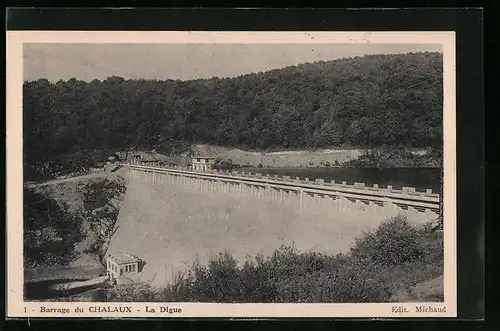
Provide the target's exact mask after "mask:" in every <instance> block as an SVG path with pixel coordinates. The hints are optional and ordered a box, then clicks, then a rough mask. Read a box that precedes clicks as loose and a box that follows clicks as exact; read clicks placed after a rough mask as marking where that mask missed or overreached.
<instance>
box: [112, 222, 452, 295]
mask: <svg viewBox="0 0 500 331" xmlns="http://www.w3.org/2000/svg"><path fill="white" fill-rule="evenodd" d="M442 271H443V238H442V234H441V233H440V232H436V231H433V229H432V227H431V226H430V225H425V226H419V227H417V226H413V225H411V224H410V223H409V222H408V220H407V219H405V218H404V217H400V216H398V217H395V218H392V219H390V220H388V221H387V222H385V223H383V224H382V225H380V226H379V228H378V229H377V230H375V231H373V232H370V233H365V234H364V235H363V236H362V237H360V238H358V239H357V240H356V243H355V245H354V247H353V248H352V249H351V251H350V252H349V253H348V254H338V255H334V256H332V255H325V254H320V253H315V252H299V251H298V250H297V249H295V248H293V247H285V246H283V247H281V248H280V249H278V250H276V251H275V252H274V254H273V255H272V256H269V257H266V258H265V257H263V256H261V255H257V256H256V257H255V259H253V260H249V261H246V262H245V263H244V264H243V265H242V266H238V263H237V261H236V260H235V259H234V258H233V257H232V256H231V254H230V253H228V252H224V253H220V254H219V255H218V257H217V258H215V259H212V260H211V261H210V262H209V263H208V264H207V265H201V264H199V263H195V264H194V265H193V267H192V268H191V270H189V271H188V272H187V273H186V274H185V275H182V276H179V277H178V278H177V279H176V280H175V281H174V282H173V283H172V284H171V285H169V286H167V287H166V288H164V289H162V290H160V291H158V290H154V289H152V288H150V287H148V286H140V287H136V288H133V287H120V286H118V287H116V288H114V289H110V290H109V291H108V295H107V300H109V301H167V302H168V301H170V302H172V301H177V302H181V301H184V302H185V301H196V302H275V303H279V302H387V301H390V300H391V297H393V296H394V294H396V293H398V292H411V289H412V288H414V287H415V285H417V284H418V283H421V282H423V281H425V280H429V279H433V278H435V277H438V276H439V275H441V274H442ZM438 299H440V300H442V297H439V298H438Z"/></svg>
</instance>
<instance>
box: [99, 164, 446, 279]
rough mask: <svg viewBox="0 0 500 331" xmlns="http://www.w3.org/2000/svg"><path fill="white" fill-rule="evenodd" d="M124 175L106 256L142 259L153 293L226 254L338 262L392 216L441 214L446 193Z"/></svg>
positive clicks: (220, 174) (167, 173) (176, 171)
mask: <svg viewBox="0 0 500 331" xmlns="http://www.w3.org/2000/svg"><path fill="white" fill-rule="evenodd" d="M120 166H121V168H122V169H120V171H122V172H123V173H124V176H125V178H126V181H127V191H126V195H125V200H124V203H123V206H122V208H121V210H120V213H119V216H118V220H117V223H116V228H115V233H114V235H113V237H112V238H111V242H110V245H109V249H108V253H109V254H119V253H120V252H127V253H131V254H134V255H137V256H140V257H141V258H143V259H144V260H145V261H146V264H145V266H144V269H143V272H142V273H141V276H140V281H143V282H147V283H150V284H151V285H161V284H164V283H165V282H169V281H171V280H172V279H173V278H174V277H175V275H176V274H177V273H179V272H182V271H183V270H186V269H187V268H189V267H190V265H191V264H192V263H193V262H195V261H198V262H201V263H204V262H206V261H207V260H208V259H210V258H212V257H215V256H216V255H217V254H218V253H220V252H224V251H228V252H230V253H231V254H232V255H233V256H234V257H235V258H236V259H238V260H239V261H241V262H243V261H244V260H245V259H246V258H250V257H254V256H255V255H256V254H259V253H261V254H263V255H270V254H272V253H273V251H274V250H275V249H277V248H279V247H280V246H281V245H289V246H294V247H296V248H298V249H300V250H301V251H315V252H319V253H329V254H335V253H340V252H346V251H348V250H349V248H350V247H351V245H352V244H353V243H354V241H355V238H356V237H358V236H360V235H362V233H363V232H364V231H370V230H373V229H375V228H376V227H377V226H378V225H380V223H381V222H383V221H384V220H387V219H388V218H390V217H393V216H396V215H398V214H402V215H404V216H406V217H407V218H408V220H409V221H410V222H412V223H415V224H421V223H423V222H426V221H432V220H435V219H436V218H438V216H439V213H440V196H439V194H437V193H434V192H432V190H426V191H424V192H420V191H417V190H416V189H415V188H412V187H403V188H402V189H401V190H395V189H393V188H392V187H390V186H388V187H378V186H377V185H373V186H367V185H365V184H364V183H354V184H352V185H348V184H347V183H346V182H340V183H337V182H334V181H330V182H325V181H324V180H321V179H316V180H314V181H310V180H308V179H307V178H305V179H300V178H290V177H288V176H282V177H279V176H269V175H267V176H264V175H262V174H259V173H255V174H249V173H245V172H240V173H234V172H233V173H230V172H224V171H204V172H201V171H193V170H187V169H181V168H166V167H160V166H151V165H149V166H145V165H140V164H120Z"/></svg>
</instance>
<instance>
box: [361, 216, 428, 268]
mask: <svg viewBox="0 0 500 331" xmlns="http://www.w3.org/2000/svg"><path fill="white" fill-rule="evenodd" d="M419 235H420V234H419V233H418V231H417V229H416V228H415V227H414V226H412V225H411V224H410V223H409V222H408V220H407V219H406V217H404V216H397V217H395V218H393V219H391V220H389V221H387V222H384V223H382V224H381V225H380V226H379V227H378V228H377V230H376V231H375V232H373V233H365V234H364V236H363V237H362V238H357V239H356V245H355V246H354V247H353V248H352V249H351V254H352V256H353V257H354V258H356V259H359V260H360V261H362V262H363V263H373V262H374V261H376V262H377V263H380V264H383V265H387V266H394V265H399V264H401V263H404V262H407V261H410V262H411V261H414V260H416V259H419V258H420V257H421V256H422V254H423V251H422V248H421V243H420V242H419V241H418V238H419Z"/></svg>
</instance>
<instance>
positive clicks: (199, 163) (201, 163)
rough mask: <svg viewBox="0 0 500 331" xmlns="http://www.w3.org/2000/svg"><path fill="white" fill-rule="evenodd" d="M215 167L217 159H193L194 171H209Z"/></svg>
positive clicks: (192, 166) (192, 167)
mask: <svg viewBox="0 0 500 331" xmlns="http://www.w3.org/2000/svg"><path fill="white" fill-rule="evenodd" d="M214 165H215V157H193V158H192V159H191V169H192V170H193V171H209V170H211V169H212V168H213V166H214Z"/></svg>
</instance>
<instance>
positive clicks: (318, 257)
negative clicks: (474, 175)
mask: <svg viewBox="0 0 500 331" xmlns="http://www.w3.org/2000/svg"><path fill="white" fill-rule="evenodd" d="M455 98H456V96H455V34H454V32H426V31H422V32H401V31H392V32H371V31H366V32H318V31H304V32H276V31H273V32H271V31H270V32H211V31H204V32H203V31H197V32H193V31H191V32H189V31H184V32H179V31H163V32H161V31H156V32H155V31H8V32H7V136H6V137H7V146H8V148H7V226H6V230H7V240H8V243H7V290H6V292H7V317H30V318H34V317H44V318H60V317H99V318H101V317H104V318H116V317H121V318H141V317H148V318H164V317H172V318H188V317H189V318H204V317H214V318H215V317H216V318H229V317H232V318H283V317H322V318H334V317H356V318H363V317H372V318H373V317H375V318H419V317H422V318H424V317H425V318H429V317H456V316H457V272H456V270H457V267H456V224H457V223H456V197H455V195H456V141H455V135H456V127H455V123H456V121H455V113H456V107H455V106H456V100H455Z"/></svg>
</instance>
